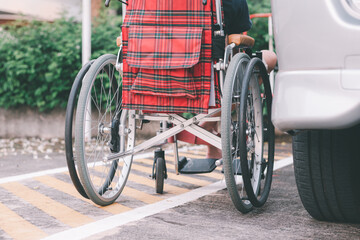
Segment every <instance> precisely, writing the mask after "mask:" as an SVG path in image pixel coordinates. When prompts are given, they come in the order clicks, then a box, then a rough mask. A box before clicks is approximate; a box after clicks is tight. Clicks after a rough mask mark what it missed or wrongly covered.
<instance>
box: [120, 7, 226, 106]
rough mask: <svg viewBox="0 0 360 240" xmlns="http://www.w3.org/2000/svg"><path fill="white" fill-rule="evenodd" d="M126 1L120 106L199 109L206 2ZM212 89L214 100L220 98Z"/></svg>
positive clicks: (207, 61) (204, 84)
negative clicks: (215, 95)
mask: <svg viewBox="0 0 360 240" xmlns="http://www.w3.org/2000/svg"><path fill="white" fill-rule="evenodd" d="M202 2H203V1H202V0H129V1H128V6H127V12H126V17H125V20H124V23H123V26H122V38H123V55H124V60H123V70H124V75H123V106H124V108H129V109H139V110H148V111H155V112H176V113H181V112H192V113H204V112H207V110H208V108H209V107H208V105H209V97H210V81H211V44H212V30H211V4H210V1H208V3H207V4H206V5H203V4H202ZM219 99H220V98H219V95H218V94H217V105H218V106H219V103H220V100H219Z"/></svg>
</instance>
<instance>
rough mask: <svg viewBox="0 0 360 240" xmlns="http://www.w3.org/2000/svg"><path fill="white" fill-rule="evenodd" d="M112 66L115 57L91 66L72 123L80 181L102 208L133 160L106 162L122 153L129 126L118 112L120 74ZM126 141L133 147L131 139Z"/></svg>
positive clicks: (114, 196) (123, 112)
mask: <svg viewBox="0 0 360 240" xmlns="http://www.w3.org/2000/svg"><path fill="white" fill-rule="evenodd" d="M115 63H116V56H114V55H110V54H107V55H103V56H101V57H99V58H98V59H97V60H95V62H94V63H93V64H92V66H91V67H90V69H89V71H88V73H87V74H86V76H85V78H84V80H83V84H82V87H81V92H80V96H79V101H78V106H77V112H76V121H75V127H76V129H75V150H76V151H75V154H76V161H77V166H78V171H79V176H80V180H81V183H82V185H83V187H84V189H85V192H86V194H87V195H88V196H89V197H90V199H91V200H92V201H93V202H95V203H96V204H99V205H102V206H105V205H109V204H111V203H113V202H114V201H115V200H116V199H117V198H118V196H119V195H120V193H121V191H122V190H123V188H124V186H125V184H126V181H127V178H128V175H129V172H130V168H131V163H132V156H129V157H125V158H124V159H117V160H114V161H108V160H106V156H107V155H109V154H110V153H115V152H121V151H125V145H126V144H127V142H126V138H125V134H124V133H125V132H127V131H126V130H127V129H128V128H127V125H128V124H129V122H130V121H129V117H128V116H129V114H128V112H129V111H127V110H122V108H121V86H122V73H121V72H120V73H119V72H118V71H116V69H115ZM120 129H122V130H121V131H120ZM119 132H121V133H122V134H121V135H119ZM127 141H128V142H129V141H132V143H128V144H130V145H133V142H134V138H130V137H129V138H128V140H127Z"/></svg>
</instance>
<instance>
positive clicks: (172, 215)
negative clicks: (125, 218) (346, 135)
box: [90, 165, 360, 240]
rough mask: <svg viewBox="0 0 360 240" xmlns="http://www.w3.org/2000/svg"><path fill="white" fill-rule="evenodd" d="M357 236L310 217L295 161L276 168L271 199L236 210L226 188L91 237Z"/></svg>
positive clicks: (359, 235)
mask: <svg viewBox="0 0 360 240" xmlns="http://www.w3.org/2000/svg"><path fill="white" fill-rule="evenodd" d="M144 238H146V239H179V240H180V239H181V240H182V239H250V238H251V239H360V224H341V223H330V222H320V221H317V220H314V219H313V218H311V217H310V216H309V214H308V213H307V212H306V211H305V209H304V208H303V206H302V204H301V201H300V198H299V195H298V193H297V189H296V184H295V178H294V170H293V166H292V165H291V166H289V167H286V168H283V169H280V170H277V171H276V172H275V174H274V178H273V185H272V190H271V194H270V197H269V200H268V201H267V203H266V204H265V205H264V206H263V207H262V208H259V209H255V210H254V211H252V212H250V213H248V214H242V213H240V212H238V211H237V210H236V209H235V208H234V206H233V204H232V202H231V200H230V198H229V196H228V194H227V190H226V189H225V190H221V191H218V192H217V193H215V194H211V195H207V196H205V197H202V198H200V199H198V200H197V201H194V202H191V203H188V204H185V205H183V206H179V207H176V208H173V209H169V210H166V211H164V212H161V213H158V214H156V215H153V216H151V217H147V218H144V219H142V220H140V221H137V222H133V223H129V224H127V225H124V226H121V227H118V228H116V229H113V230H111V231H107V232H104V233H101V234H98V235H96V236H93V237H91V238H90V239H103V240H105V239H144Z"/></svg>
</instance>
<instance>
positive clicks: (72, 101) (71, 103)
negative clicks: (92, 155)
mask: <svg viewBox="0 0 360 240" xmlns="http://www.w3.org/2000/svg"><path fill="white" fill-rule="evenodd" d="M93 62H94V60H92V61H90V62H88V63H86V64H85V65H84V66H83V67H82V68H81V69H80V71H79V73H78V74H77V75H76V78H75V80H74V83H73V85H72V87H71V91H70V94H69V98H68V102H67V106H66V115H65V152H66V163H67V166H68V169H69V174H70V178H71V181H72V182H73V184H74V186H75V188H76V190H77V191H78V192H79V193H80V194H81V196H83V197H84V198H89V197H88V196H87V194H86V192H85V190H84V188H83V186H82V184H81V182H80V179H79V176H78V173H77V170H76V167H75V161H74V152H73V139H72V138H73V122H74V110H75V105H76V103H77V100H78V96H79V93H80V88H81V83H82V80H83V78H84V76H85V74H86V73H87V71H88V70H89V68H90V66H91V64H92V63H93Z"/></svg>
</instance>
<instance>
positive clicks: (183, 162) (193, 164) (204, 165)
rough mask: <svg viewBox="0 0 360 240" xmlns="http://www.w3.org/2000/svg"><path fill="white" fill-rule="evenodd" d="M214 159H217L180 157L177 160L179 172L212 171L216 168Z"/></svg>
mask: <svg viewBox="0 0 360 240" xmlns="http://www.w3.org/2000/svg"><path fill="white" fill-rule="evenodd" d="M216 160H217V159H214V158H205V159H195V158H186V157H182V158H181V159H180V160H179V167H178V169H179V173H183V174H194V173H209V172H212V171H214V169H215V168H216V165H215V162H216Z"/></svg>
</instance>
